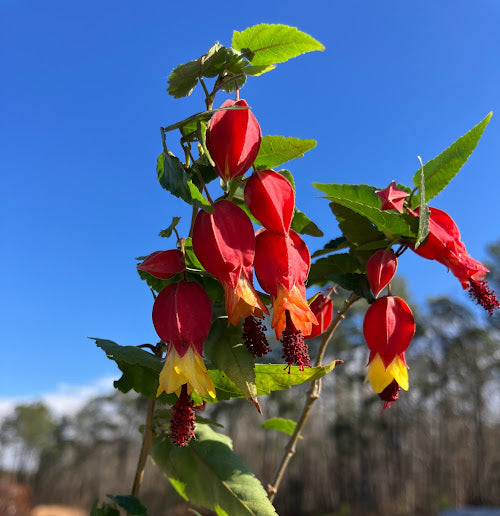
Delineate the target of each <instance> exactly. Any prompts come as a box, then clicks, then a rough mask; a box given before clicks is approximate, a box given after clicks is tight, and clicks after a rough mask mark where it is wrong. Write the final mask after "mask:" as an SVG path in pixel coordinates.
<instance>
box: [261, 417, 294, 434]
mask: <svg viewBox="0 0 500 516" xmlns="http://www.w3.org/2000/svg"><path fill="white" fill-rule="evenodd" d="M296 426H297V423H296V422H295V421H293V420H292V419H284V418H282V417H273V418H271V419H268V420H267V421H266V422H265V423H263V424H262V428H265V429H266V430H278V432H283V433H284V434H287V435H292V434H293V432H294V431H295V427H296Z"/></svg>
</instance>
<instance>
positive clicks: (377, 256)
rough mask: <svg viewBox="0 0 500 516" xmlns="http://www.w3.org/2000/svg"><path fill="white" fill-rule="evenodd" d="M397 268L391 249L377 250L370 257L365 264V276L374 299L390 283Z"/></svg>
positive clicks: (394, 255)
mask: <svg viewBox="0 0 500 516" xmlns="http://www.w3.org/2000/svg"><path fill="white" fill-rule="evenodd" d="M397 267H398V259H397V256H396V253H395V252H394V251H393V250H392V249H379V250H378V251H377V252H375V253H373V254H372V255H371V256H370V258H369V259H368V262H367V264H366V275H367V277H368V283H370V288H371V290H372V292H373V295H374V296H375V297H378V295H379V294H380V292H382V290H384V288H385V287H387V285H388V284H389V283H390V282H391V280H392V278H393V277H394V274H395V273H396V269H397Z"/></svg>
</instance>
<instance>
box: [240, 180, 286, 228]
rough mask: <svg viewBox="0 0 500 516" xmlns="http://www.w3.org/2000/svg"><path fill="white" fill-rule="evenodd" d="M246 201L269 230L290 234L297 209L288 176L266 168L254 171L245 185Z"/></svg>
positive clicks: (253, 213)
mask: <svg viewBox="0 0 500 516" xmlns="http://www.w3.org/2000/svg"><path fill="white" fill-rule="evenodd" d="M245 203H246V205H247V206H248V208H249V210H250V211H251V213H252V215H253V216H254V217H255V218H256V219H257V220H258V221H259V222H260V223H261V224H262V225H263V226H264V227H265V228H266V229H269V231H274V232H275V233H278V234H280V235H286V234H288V230H289V229H290V223H291V222H292V217H293V212H294V209H295V194H294V192H293V187H292V185H291V184H290V182H289V181H288V179H286V177H284V176H282V175H281V174H278V172H274V171H273V170H264V171H257V172H254V173H253V174H252V175H251V176H250V177H249V179H248V180H247V182H246V185H245Z"/></svg>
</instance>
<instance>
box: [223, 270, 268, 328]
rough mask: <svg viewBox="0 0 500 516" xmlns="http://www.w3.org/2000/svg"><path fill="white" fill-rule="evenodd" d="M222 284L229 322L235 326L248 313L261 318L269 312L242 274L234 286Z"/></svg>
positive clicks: (247, 315)
mask: <svg viewBox="0 0 500 516" xmlns="http://www.w3.org/2000/svg"><path fill="white" fill-rule="evenodd" d="M223 285H224V292H225V294H226V313H227V316H228V322H229V324H233V325H234V326H237V325H238V324H239V323H240V321H241V320H242V319H246V318H247V317H249V316H250V315H254V316H255V317H259V318H262V317H263V316H264V314H265V313H266V314H269V311H268V309H267V308H266V306H265V305H264V303H262V301H261V300H260V297H259V295H258V294H257V291H256V290H255V288H254V286H253V285H252V283H251V282H250V281H249V280H248V278H247V277H246V276H245V275H244V274H242V275H241V276H240V277H239V279H238V283H237V284H236V288H232V287H231V286H230V285H228V284H227V283H224V284H223Z"/></svg>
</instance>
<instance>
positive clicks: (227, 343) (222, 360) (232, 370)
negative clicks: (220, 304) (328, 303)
mask: <svg viewBox="0 0 500 516" xmlns="http://www.w3.org/2000/svg"><path fill="white" fill-rule="evenodd" d="M242 340H243V330H242V328H241V325H240V326H232V325H231V326H228V324H227V318H225V317H224V318H219V319H216V320H215V321H214V322H213V323H212V327H211V329H210V333H209V335H208V337H207V339H206V341H205V345H204V351H205V355H206V357H207V358H209V359H210V360H211V361H212V362H213V363H214V365H215V366H216V367H217V369H220V370H222V371H224V373H225V374H226V375H227V376H228V378H229V379H231V380H232V381H233V382H234V383H235V385H236V386H237V387H238V388H239V389H240V391H241V392H242V393H243V395H244V396H245V398H249V399H250V400H251V401H252V403H253V404H254V405H255V406H256V408H257V410H259V411H260V408H259V403H258V401H257V386H256V385H255V371H254V364H255V357H254V356H253V355H252V353H250V351H248V349H247V348H246V346H245V344H243V343H242Z"/></svg>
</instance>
